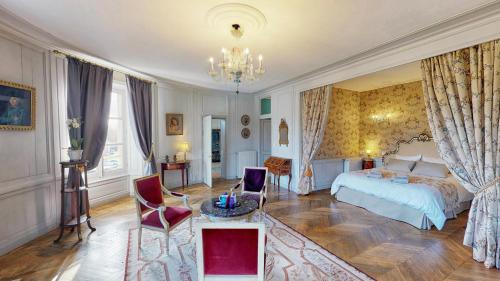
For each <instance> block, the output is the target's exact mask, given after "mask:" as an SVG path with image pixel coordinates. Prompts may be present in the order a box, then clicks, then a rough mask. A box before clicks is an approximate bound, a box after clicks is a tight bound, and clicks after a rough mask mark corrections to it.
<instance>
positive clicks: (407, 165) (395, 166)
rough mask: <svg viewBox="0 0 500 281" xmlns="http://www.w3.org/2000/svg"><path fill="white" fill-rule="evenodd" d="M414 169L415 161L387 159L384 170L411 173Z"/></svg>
mask: <svg viewBox="0 0 500 281" xmlns="http://www.w3.org/2000/svg"><path fill="white" fill-rule="evenodd" d="M413 167H415V161H408V160H400V159H389V161H388V162H387V164H386V165H385V168H386V169H387V170H392V171H398V172H407V173H409V172H411V170H412V169H413Z"/></svg>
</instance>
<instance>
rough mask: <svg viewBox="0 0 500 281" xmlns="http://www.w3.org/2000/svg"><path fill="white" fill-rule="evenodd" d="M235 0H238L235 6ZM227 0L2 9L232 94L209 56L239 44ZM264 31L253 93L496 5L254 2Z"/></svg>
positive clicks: (70, 38) (7, 3) (142, 65)
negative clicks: (227, 24) (218, 23)
mask: <svg viewBox="0 0 500 281" xmlns="http://www.w3.org/2000/svg"><path fill="white" fill-rule="evenodd" d="M235 1H236V0H235ZM226 2H227V1H221V0H189V1H178V0H149V1H137V0H121V1H111V0H85V1H81V0H43V1H42V0H31V1H30V0H0V5H1V6H3V7H4V8H5V9H7V10H9V11H10V12H11V13H13V14H15V15H17V16H18V17H21V18H23V19H25V20H26V21H28V22H30V23H31V24H33V25H35V26H36V27H38V28H41V29H43V30H45V31H47V32H48V33H50V34H52V35H53V36H55V37H57V38H59V39H61V40H62V41H64V42H66V43H68V44H70V45H72V46H77V47H78V48H79V49H80V50H83V51H85V52H87V53H88V54H90V55H94V56H97V57H100V58H103V59H106V60H109V61H111V62H115V63H118V64H121V65H124V66H126V67H129V68H131V69H134V70H137V71H141V72H144V73H147V74H151V75H154V76H158V77H162V78H167V79H172V80H177V81H181V82H186V83H192V84H196V85H199V86H205V87H210V88H217V89H224V90H233V89H234V85H232V84H230V83H229V84H223V83H217V82H214V81H212V80H211V78H210V77H208V75H207V73H206V72H207V70H208V62H207V60H208V58H209V57H210V56H217V55H218V53H219V52H220V49H221V47H226V48H228V47H232V45H233V44H235V42H234V39H233V38H231V36H230V35H229V32H228V30H227V29H226V28H222V27H210V26H209V25H208V24H207V21H206V20H205V18H206V14H207V11H208V10H210V9H211V8H213V7H214V6H216V5H219V4H222V3H226ZM237 2H241V3H245V4H248V5H251V6H253V7H255V8H257V9H258V10H260V11H261V12H262V13H263V14H264V16H265V17H266V20H267V25H266V26H265V27H264V28H263V29H262V30H260V31H258V32H248V33H247V34H245V35H244V37H243V38H242V39H241V43H242V47H248V48H250V50H251V51H252V52H254V53H256V54H257V53H262V54H263V56H264V62H265V66H266V68H267V69H266V70H267V73H266V75H265V77H264V78H263V79H261V80H260V81H257V82H254V83H253V84H250V85H244V86H243V87H242V88H241V90H242V91H244V92H256V91H259V90H262V89H264V88H267V87H270V86H273V85H276V84H278V83H281V82H284V81H287V80H289V79H292V78H294V77H297V76H300V75H302V74H305V73H308V72H311V71H314V70H316V69H318V68H321V67H324V66H326V65H330V64H332V63H335V62H338V61H340V60H343V59H346V58H349V57H351V56H354V55H356V54H359V53H361V52H363V51H366V50H369V49H372V48H374V47H376V46H379V45H381V44H384V43H387V42H390V41H392V40H395V39H397V38H401V37H402V36H405V35H408V34H410V33H412V32H415V31H418V30H421V29H423V28H425V27H428V26H431V25H434V24H437V23H439V22H442V21H444V20H446V19H449V18H452V17H454V16H457V15H460V14H462V13H464V12H466V11H469V10H472V9H475V8H477V7H480V6H482V5H484V4H486V3H489V2H492V1H491V0H440V1H435V0H420V1H413V0H405V1H402V0H384V1H372V0H335V1H333V0H315V1H304V0H274V1H268V0H248V1H237Z"/></svg>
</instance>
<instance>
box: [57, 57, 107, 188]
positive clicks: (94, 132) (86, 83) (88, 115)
mask: <svg viewBox="0 0 500 281" xmlns="http://www.w3.org/2000/svg"><path fill="white" fill-rule="evenodd" d="M112 84H113V71H112V70H110V69H107V68H103V67H100V66H97V65H94V64H91V63H87V62H83V61H81V60H79V59H76V58H72V57H68V101H67V103H68V104H67V114H68V118H80V120H81V121H82V124H81V127H80V128H79V131H78V132H77V137H79V138H83V140H84V141H83V155H82V159H83V160H87V161H88V162H89V163H88V167H87V169H88V170H92V169H94V168H95V167H97V165H98V164H99V161H100V159H101V156H102V153H103V150H104V145H105V144H106V137H107V133H108V117H109V106H110V102H111V88H112ZM79 176H80V173H79V172H78V171H77V170H76V169H71V170H70V173H69V175H68V181H69V183H70V184H72V185H74V182H75V181H74V179H76V178H77V177H79ZM81 182H83V181H81Z"/></svg>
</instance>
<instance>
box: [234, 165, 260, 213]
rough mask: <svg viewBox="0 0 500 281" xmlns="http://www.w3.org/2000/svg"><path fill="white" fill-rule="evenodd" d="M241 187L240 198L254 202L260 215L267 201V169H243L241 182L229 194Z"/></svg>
mask: <svg viewBox="0 0 500 281" xmlns="http://www.w3.org/2000/svg"><path fill="white" fill-rule="evenodd" d="M240 187H241V198H244V199H250V200H254V201H256V202H257V204H259V212H260V215H261V214H262V213H263V212H264V214H265V211H264V205H265V204H266V200H267V168H265V167H245V168H244V173H243V177H242V178H241V181H240V182H239V183H238V184H237V185H236V186H235V187H233V188H231V192H232V191H234V190H236V189H238V188H240Z"/></svg>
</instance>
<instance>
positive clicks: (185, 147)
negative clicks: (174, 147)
mask: <svg viewBox="0 0 500 281" xmlns="http://www.w3.org/2000/svg"><path fill="white" fill-rule="evenodd" d="M188 151H189V142H187V141H185V142H183V143H181V152H184V161H187V152H188Z"/></svg>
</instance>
